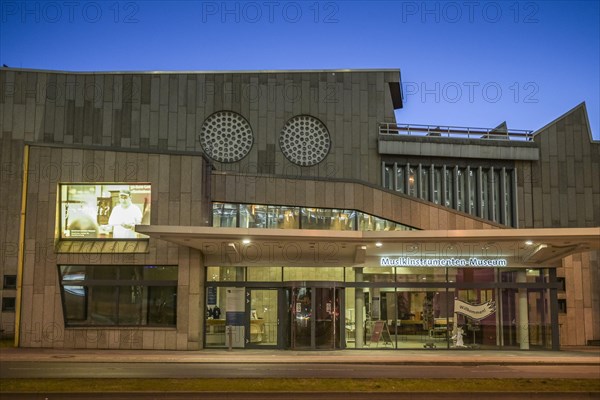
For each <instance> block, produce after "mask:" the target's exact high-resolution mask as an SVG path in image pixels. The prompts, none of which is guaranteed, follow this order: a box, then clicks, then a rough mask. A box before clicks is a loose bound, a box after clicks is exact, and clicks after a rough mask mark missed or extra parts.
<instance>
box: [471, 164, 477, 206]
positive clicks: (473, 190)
mask: <svg viewBox="0 0 600 400" xmlns="http://www.w3.org/2000/svg"><path fill="white" fill-rule="evenodd" d="M476 181H477V180H476V179H475V171H473V170H472V169H469V214H471V215H475V214H477V205H476V202H475V198H476V197H475V193H477V183H476Z"/></svg>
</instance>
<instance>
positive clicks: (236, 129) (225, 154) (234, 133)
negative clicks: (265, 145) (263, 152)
mask: <svg viewBox="0 0 600 400" xmlns="http://www.w3.org/2000/svg"><path fill="white" fill-rule="evenodd" d="M253 143H254V136H253V135H252V128H250V124H249V123H248V121H246V119H245V118H244V117H242V116H241V115H239V114H237V113H234V112H231V111H219V112H216V113H214V114H212V115H211V116H209V117H208V118H206V121H204V124H203V125H202V130H201V132H200V145H201V146H202V148H203V149H204V152H205V153H206V155H207V156H208V157H210V158H212V159H213V160H215V161H219V162H225V163H231V162H236V161H239V160H241V159H242V158H244V157H246V155H248V153H249V152H250V149H251V148H252V144H253Z"/></svg>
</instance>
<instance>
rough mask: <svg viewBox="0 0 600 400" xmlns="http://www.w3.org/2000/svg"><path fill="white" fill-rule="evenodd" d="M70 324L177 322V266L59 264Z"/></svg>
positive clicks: (67, 321) (65, 311) (130, 324)
mask: <svg viewBox="0 0 600 400" xmlns="http://www.w3.org/2000/svg"><path fill="white" fill-rule="evenodd" d="M59 277H60V287H61V295H62V302H63V310H64V315H65V324H66V325H67V326H175V324H176V316H177V312H176V311H177V267H175V266H154V265H146V266H91V265H87V266H82V265H61V266H59Z"/></svg>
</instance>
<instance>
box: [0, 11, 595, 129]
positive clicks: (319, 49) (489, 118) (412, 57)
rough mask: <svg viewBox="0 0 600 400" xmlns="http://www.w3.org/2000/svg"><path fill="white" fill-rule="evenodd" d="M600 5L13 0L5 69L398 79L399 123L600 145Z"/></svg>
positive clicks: (1, 36)
mask: <svg viewBox="0 0 600 400" xmlns="http://www.w3.org/2000/svg"><path fill="white" fill-rule="evenodd" d="M599 4H600V2H599V1H597V0H590V1H568V2H561V1H469V0H464V1H463V0H460V1H427V2H424V1H370V2H363V1H319V2H317V1H314V0H313V1H270V0H258V1H232V2H224V1H179V2H176V1H170V2H167V1H97V0H96V1H85V0H84V1H66V0H65V1H60V0H59V1H50V2H46V1H24V2H23V1H8V0H0V6H1V7H0V12H1V16H0V24H1V27H0V63H1V64H6V65H8V66H10V67H19V68H33V69H51V70H66V71H152V70H165V71H166V70H169V71H172V70H184V71H191V70H198V71H202V70H287V69H346V68H349V69H359V68H399V69H400V70H401V73H402V82H403V89H404V100H405V103H404V108H403V109H402V110H399V111H398V112H397V114H396V117H397V120H398V122H404V123H415V124H431V125H457V126H475V127H494V126H496V125H498V124H499V123H501V122H502V121H505V120H506V121H507V123H508V126H509V128H515V129H531V130H536V129H538V128H541V127H542V126H544V125H545V124H547V123H549V122H551V121H552V120H554V119H555V118H557V117H559V116H560V115H562V114H563V113H565V112H567V111H568V110H570V109H571V108H573V107H575V106H576V105H578V104H579V103H581V102H582V101H585V102H586V104H587V109H588V113H589V116H590V125H591V127H592V132H593V135H594V138H595V139H597V140H598V139H600V72H599V71H600V5H599Z"/></svg>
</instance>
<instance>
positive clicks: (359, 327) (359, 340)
mask: <svg viewBox="0 0 600 400" xmlns="http://www.w3.org/2000/svg"><path fill="white" fill-rule="evenodd" d="M354 280H355V282H362V281H363V269H362V268H355V269H354ZM364 306H365V296H364V293H363V289H362V288H356V289H354V307H355V309H356V310H355V312H354V315H355V321H354V324H355V329H354V344H355V346H356V348H357V349H360V348H362V347H363V346H364V344H365V343H364V340H363V338H364V335H365V316H364V315H363V309H364Z"/></svg>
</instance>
